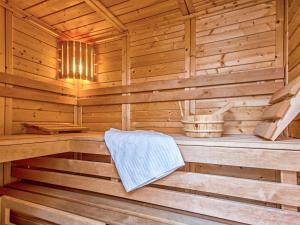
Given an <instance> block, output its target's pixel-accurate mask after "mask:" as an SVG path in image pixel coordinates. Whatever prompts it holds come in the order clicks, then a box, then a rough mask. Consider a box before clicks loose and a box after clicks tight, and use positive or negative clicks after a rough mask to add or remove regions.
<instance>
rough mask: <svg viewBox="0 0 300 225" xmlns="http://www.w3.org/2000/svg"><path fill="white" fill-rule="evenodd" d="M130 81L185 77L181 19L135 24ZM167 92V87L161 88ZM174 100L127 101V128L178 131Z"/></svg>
mask: <svg viewBox="0 0 300 225" xmlns="http://www.w3.org/2000/svg"><path fill="white" fill-rule="evenodd" d="M130 57H131V66H130V70H131V83H143V82H147V81H159V80H170V79H174V78H184V77H185V22H184V21H179V22H175V23H171V24H164V23H163V22H162V23H161V22H158V23H153V24H151V25H148V26H136V27H135V28H134V32H133V34H132V35H131V42H130ZM165 92H170V91H165ZM180 120H181V116H180V112H179V106H178V103H177V102H156V103H141V104H132V105H131V129H146V130H156V131H161V132H166V133H182V125H181V122H180Z"/></svg>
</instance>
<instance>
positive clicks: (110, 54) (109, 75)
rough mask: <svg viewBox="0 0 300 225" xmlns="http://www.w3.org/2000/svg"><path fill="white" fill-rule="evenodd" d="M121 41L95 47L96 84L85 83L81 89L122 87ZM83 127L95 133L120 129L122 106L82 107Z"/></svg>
mask: <svg viewBox="0 0 300 225" xmlns="http://www.w3.org/2000/svg"><path fill="white" fill-rule="evenodd" d="M122 47H123V45H122V40H120V39H119V40H115V41H110V42H104V43H100V44H97V45H95V54H96V56H95V59H96V61H95V63H96V64H97V66H96V82H93V83H89V82H87V83H85V84H83V88H97V87H113V86H120V85H122V60H123V59H122ZM82 123H83V126H87V127H89V128H90V129H91V130H95V131H105V130H107V129H109V128H118V129H121V128H122V105H112V106H86V107H82Z"/></svg>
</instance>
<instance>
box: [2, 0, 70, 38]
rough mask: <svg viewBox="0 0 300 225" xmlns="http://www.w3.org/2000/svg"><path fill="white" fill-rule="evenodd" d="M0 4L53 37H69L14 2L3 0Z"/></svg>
mask: <svg viewBox="0 0 300 225" xmlns="http://www.w3.org/2000/svg"><path fill="white" fill-rule="evenodd" d="M0 5H1V6H2V7H4V8H6V9H7V10H9V11H11V12H13V13H14V14H16V15H18V16H20V17H21V18H22V19H24V20H26V21H28V22H29V23H31V24H32V25H34V26H36V27H38V28H40V29H42V30H44V31H46V32H47V33H49V34H50V35H52V36H54V37H59V38H62V39H71V38H70V37H69V36H68V35H66V34H64V33H63V32H61V31H59V30H57V29H55V28H54V27H52V26H50V25H48V24H47V23H45V22H43V21H41V20H40V19H38V18H36V17H34V16H33V15H31V14H30V13H27V12H25V11H24V10H22V9H20V8H18V7H16V6H15V5H14V4H11V3H10V4H7V3H5V2H3V1H0Z"/></svg>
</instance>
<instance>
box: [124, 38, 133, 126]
mask: <svg viewBox="0 0 300 225" xmlns="http://www.w3.org/2000/svg"><path fill="white" fill-rule="evenodd" d="M130 83H131V81H130V38H129V35H127V36H125V37H123V38H122V85H129V84H130ZM123 95H130V93H129V94H123ZM130 111H131V106H130V104H122V130H130V122H131V119H130V114H131V113H130Z"/></svg>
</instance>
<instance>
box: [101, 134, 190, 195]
mask: <svg viewBox="0 0 300 225" xmlns="http://www.w3.org/2000/svg"><path fill="white" fill-rule="evenodd" d="M105 143H106V145H107V147H108V149H109V151H110V154H111V156H112V159H113V161H114V163H115V165H116V168H117V171H118V173H119V176H120V178H121V181H122V183H123V185H124V188H125V190H126V191H127V192H129V191H132V190H134V189H136V188H139V187H142V186H145V185H147V184H149V183H151V182H154V181H156V180H158V179H160V178H162V177H164V176H167V175H168V174H170V173H172V172H173V171H175V170H176V169H178V168H179V167H182V166H184V161H183V158H182V156H181V153H180V150H179V148H178V146H177V144H176V143H175V141H174V139H173V138H172V137H170V136H168V135H165V134H162V133H158V132H154V131H120V130H117V129H110V130H109V131H106V132H105Z"/></svg>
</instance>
